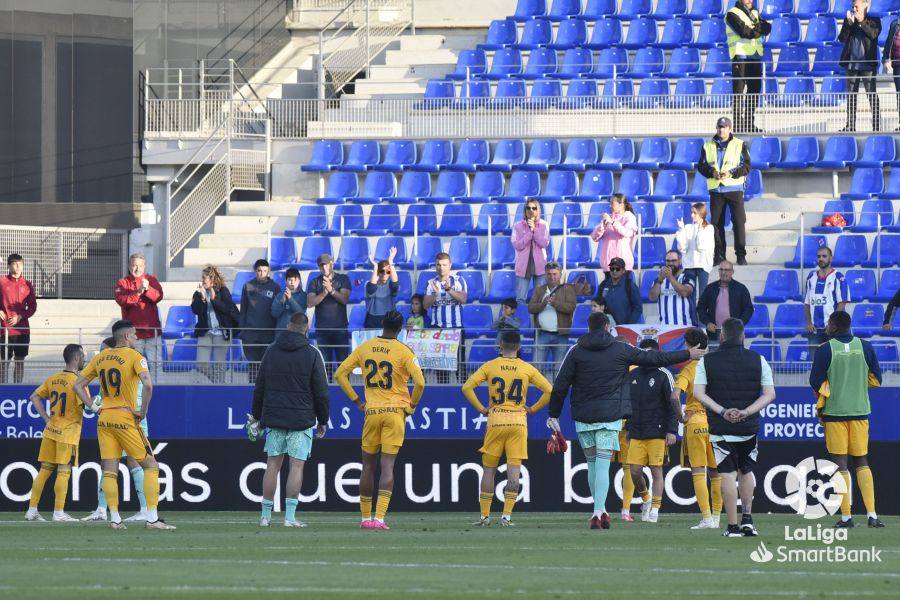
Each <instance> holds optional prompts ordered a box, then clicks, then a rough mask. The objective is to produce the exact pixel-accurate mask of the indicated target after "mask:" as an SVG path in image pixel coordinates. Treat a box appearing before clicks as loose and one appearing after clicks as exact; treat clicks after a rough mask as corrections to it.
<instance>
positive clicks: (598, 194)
mask: <svg viewBox="0 0 900 600" xmlns="http://www.w3.org/2000/svg"><path fill="white" fill-rule="evenodd" d="M612 193H613V176H612V173H611V172H609V171H598V170H597V169H590V170H588V171H585V172H584V176H583V177H582V178H581V190H580V191H579V192H578V194H577V195H575V196H572V197H571V198H569V199H570V200H572V201H574V202H595V201H597V200H601V199H603V198H609V197H610V196H612Z"/></svg>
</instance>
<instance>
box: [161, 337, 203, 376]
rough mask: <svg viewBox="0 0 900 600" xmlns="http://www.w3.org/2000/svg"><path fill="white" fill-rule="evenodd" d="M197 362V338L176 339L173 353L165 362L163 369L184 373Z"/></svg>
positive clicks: (191, 368)
mask: <svg viewBox="0 0 900 600" xmlns="http://www.w3.org/2000/svg"><path fill="white" fill-rule="evenodd" d="M196 364H197V338H184V339H180V340H175V346H174V347H173V348H172V355H171V356H170V357H169V360H167V361H166V362H164V363H163V371H168V372H176V373H183V372H187V371H191V370H193V369H194V367H195V366H196Z"/></svg>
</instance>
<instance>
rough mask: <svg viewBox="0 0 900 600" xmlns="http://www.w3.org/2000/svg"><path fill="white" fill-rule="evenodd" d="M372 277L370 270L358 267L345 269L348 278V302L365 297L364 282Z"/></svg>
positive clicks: (353, 302) (359, 300)
mask: <svg viewBox="0 0 900 600" xmlns="http://www.w3.org/2000/svg"><path fill="white" fill-rule="evenodd" d="M371 278H372V271H371V270H365V269H358V270H352V271H347V279H349V280H350V299H349V300H348V301H347V303H348V304H357V303H359V302H362V301H363V300H365V298H366V284H367V283H368V282H369V279H371Z"/></svg>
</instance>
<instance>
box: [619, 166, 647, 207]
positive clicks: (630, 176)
mask: <svg viewBox="0 0 900 600" xmlns="http://www.w3.org/2000/svg"><path fill="white" fill-rule="evenodd" d="M650 184H651V181H650V173H648V172H647V171H638V170H637V169H625V170H624V171H622V174H621V175H620V176H619V187H618V190H617V191H618V192H619V193H620V194H624V195H625V197H626V198H628V199H629V200H643V199H644V198H645V197H646V196H647V195H649V194H650Z"/></svg>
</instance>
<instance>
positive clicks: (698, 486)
mask: <svg viewBox="0 0 900 600" xmlns="http://www.w3.org/2000/svg"><path fill="white" fill-rule="evenodd" d="M691 479H693V480H694V495H695V496H697V506H698V507H699V508H700V514H701V515H703V518H704V519H708V518H709V517H711V516H712V515H711V514H710V512H709V489H707V487H706V473H694V474H693V475H691Z"/></svg>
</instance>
